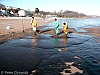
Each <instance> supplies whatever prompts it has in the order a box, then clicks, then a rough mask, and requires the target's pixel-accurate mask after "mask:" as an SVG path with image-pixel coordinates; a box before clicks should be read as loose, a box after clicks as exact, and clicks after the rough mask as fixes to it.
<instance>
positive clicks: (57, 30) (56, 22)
mask: <svg viewBox="0 0 100 75" xmlns="http://www.w3.org/2000/svg"><path fill="white" fill-rule="evenodd" d="M54 25H55V31H56V35H58V33H59V21H57V19H55V21H54Z"/></svg>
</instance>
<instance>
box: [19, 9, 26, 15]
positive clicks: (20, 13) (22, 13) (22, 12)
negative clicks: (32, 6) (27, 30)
mask: <svg viewBox="0 0 100 75" xmlns="http://www.w3.org/2000/svg"><path fill="white" fill-rule="evenodd" d="M18 14H19V16H26V11H25V10H19V11H18Z"/></svg>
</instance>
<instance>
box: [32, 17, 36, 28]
mask: <svg viewBox="0 0 100 75" xmlns="http://www.w3.org/2000/svg"><path fill="white" fill-rule="evenodd" d="M31 25H32V26H34V27H37V21H36V19H34V20H33V19H32V20H31Z"/></svg>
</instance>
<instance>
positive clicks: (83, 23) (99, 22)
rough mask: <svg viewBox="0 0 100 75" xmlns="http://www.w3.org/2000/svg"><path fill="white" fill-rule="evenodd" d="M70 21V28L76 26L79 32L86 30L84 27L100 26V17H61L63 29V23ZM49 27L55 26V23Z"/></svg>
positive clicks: (60, 21)
mask: <svg viewBox="0 0 100 75" xmlns="http://www.w3.org/2000/svg"><path fill="white" fill-rule="evenodd" d="M63 22H68V27H69V28H75V30H76V31H77V32H86V31H85V30H84V29H82V28H91V27H95V26H100V18H89V19H80V18H71V19H59V23H60V27H59V29H63V27H62V23H63ZM47 28H54V25H53V23H50V24H48V26H47V27H46V29H47Z"/></svg>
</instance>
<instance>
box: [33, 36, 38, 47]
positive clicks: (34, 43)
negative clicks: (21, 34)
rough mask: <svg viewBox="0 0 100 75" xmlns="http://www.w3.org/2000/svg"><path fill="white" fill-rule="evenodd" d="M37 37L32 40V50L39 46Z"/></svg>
mask: <svg viewBox="0 0 100 75" xmlns="http://www.w3.org/2000/svg"><path fill="white" fill-rule="evenodd" d="M37 40H38V39H37V36H35V37H34V38H33V39H32V48H35V47H36V46H37V45H38V44H37Z"/></svg>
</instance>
